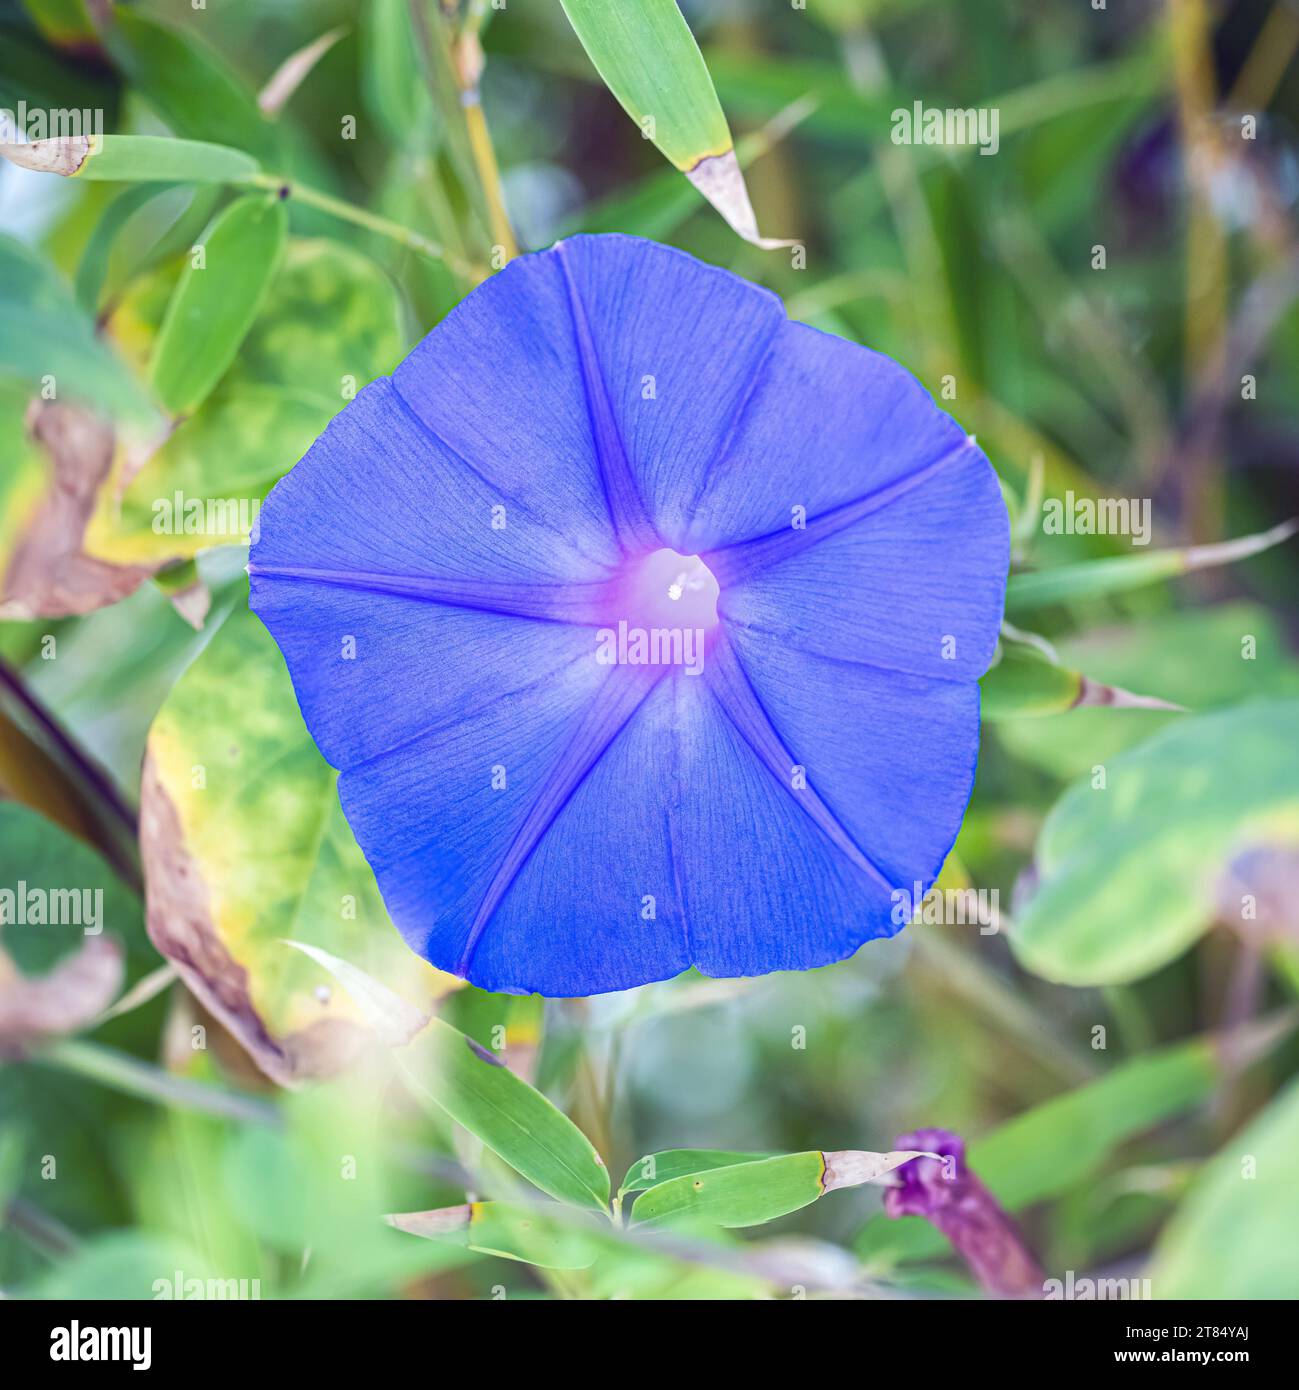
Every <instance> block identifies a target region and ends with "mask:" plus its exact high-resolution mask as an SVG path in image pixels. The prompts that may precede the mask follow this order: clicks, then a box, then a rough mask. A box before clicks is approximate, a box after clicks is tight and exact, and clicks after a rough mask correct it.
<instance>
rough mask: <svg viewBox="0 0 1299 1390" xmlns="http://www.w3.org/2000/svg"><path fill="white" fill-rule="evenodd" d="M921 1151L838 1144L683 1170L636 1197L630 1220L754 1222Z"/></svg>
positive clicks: (881, 1172) (874, 1175) (866, 1178)
mask: <svg viewBox="0 0 1299 1390" xmlns="http://www.w3.org/2000/svg"><path fill="white" fill-rule="evenodd" d="M921 1156H922V1155H921V1154H920V1153H919V1152H917V1151H914V1150H903V1151H896V1152H893V1153H869V1152H867V1151H865V1150H859V1149H843V1150H839V1151H836V1152H826V1153H821V1152H819V1151H818V1150H815V1149H813V1150H811V1151H809V1152H807V1153H798V1154H781V1155H780V1156H779V1157H776V1158H762V1159H758V1160H756V1161H754V1162H749V1163H736V1164H732V1165H731V1166H729V1167H724V1168H712V1169H708V1170H704V1171H698V1172H693V1173H685V1174H683V1175H682V1176H680V1177H676V1178H671V1179H669V1180H668V1181H667V1182H661V1183H658V1184H657V1185H656V1186H654V1187H651V1188H650V1189H649V1190H648V1191H647V1192H646V1193H645V1194H644V1195H643V1196H641V1197H638V1198H637V1199H636V1205H635V1206H634V1207H633V1208H632V1214H631V1220H632V1224H633V1225H634V1226H663V1225H670V1224H675V1223H680V1222H691V1223H694V1222H697V1223H700V1224H703V1225H709V1226H723V1227H731V1226H758V1225H761V1224H762V1223H763V1222H764V1221H773V1220H774V1219H775V1218H776V1217H778V1216H785V1215H787V1214H788V1213H789V1212H791V1211H797V1210H798V1209H799V1208H800V1207H805V1206H808V1205H810V1204H811V1203H812V1202H815V1201H816V1200H817V1198H818V1197H821V1196H823V1195H824V1194H825V1193H827V1192H834V1191H837V1190H838V1189H839V1188H842V1187H858V1186H860V1185H861V1184H862V1183H867V1182H876V1181H878V1180H879V1179H880V1178H882V1177H884V1176H885V1175H886V1174H888V1173H890V1172H892V1171H893V1169H894V1168H899V1167H901V1166H902V1164H904V1163H909V1162H910V1161H911V1160H912V1159H913V1158H919V1157H921Z"/></svg>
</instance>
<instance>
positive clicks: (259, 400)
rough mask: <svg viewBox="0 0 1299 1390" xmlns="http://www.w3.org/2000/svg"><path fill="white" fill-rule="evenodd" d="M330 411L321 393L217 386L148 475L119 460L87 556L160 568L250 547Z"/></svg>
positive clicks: (104, 492)
mask: <svg viewBox="0 0 1299 1390" xmlns="http://www.w3.org/2000/svg"><path fill="white" fill-rule="evenodd" d="M339 404H340V405H341V404H342V402H341V401H340V402H339ZM330 413H331V412H330V411H329V410H328V409H327V408H326V407H324V406H322V404H321V403H320V401H319V400H318V399H317V398H316V397H315V396H314V395H307V394H305V393H303V392H300V391H292V390H288V389H286V388H285V387H282V386H277V385H274V384H270V385H264V386H256V385H251V384H248V383H244V382H236V381H232V382H231V384H230V385H228V386H227V385H225V384H223V385H221V386H219V387H218V388H217V389H216V390H215V391H214V392H213V393H212V395H211V396H210V397H209V398H208V399H207V401H206V402H204V404H203V406H202V408H201V409H200V410H199V411H198V413H197V414H195V415H192V416H190V417H188V418H187V419H183V420H182V421H181V423H180V424H179V425H178V426H177V427H176V429H175V431H174V432H173V433H172V434H171V435H170V436H169V437H168V439H167V441H166V443H165V444H163V445H162V447H161V448H160V449H159V450H158V451H157V452H156V453H155V454H154V455H153V456H152V457H151V458H150V459H149V461H148V463H147V464H146V465H145V466H144V468H142V469H139V470H138V471H134V470H132V469H131V466H130V461H129V460H128V459H126V458H124V457H122V458H119V459H118V461H117V465H116V470H117V471H116V472H115V474H114V475H113V477H112V478H110V481H109V485H108V486H107V487H105V488H103V489H101V491H100V496H99V505H98V507H97V508H96V511H95V514H94V516H93V517H92V518H91V521H90V524H89V525H88V527H87V529H86V536H85V541H84V545H85V549H86V551H87V553H88V554H90V555H93V556H95V557H96V558H97V559H101V560H106V561H109V562H110V563H112V564H119V565H126V564H161V563H162V562H164V561H167V560H172V559H179V558H188V557H190V556H193V555H197V554H198V553H199V552H200V551H202V550H206V549H208V548H210V547H212V546H225V545H243V546H246V545H247V544H248V538H249V534H250V531H251V529H252V528H253V527H254V526H255V525H256V523H257V517H258V514H259V512H260V508H261V505H262V502H263V501H264V500H265V498H266V494H267V493H268V492H269V491H270V490H271V488H272V487H274V486H275V484H276V482H278V481H279V479H280V477H281V476H282V475H283V474H284V473H287V472H288V470H289V469H290V468H292V467H293V465H294V464H295V463H297V461H298V460H299V459H300V458H301V457H302V456H303V455H304V454H305V453H306V452H307V450H308V449H309V448H310V447H311V445H312V444H313V443H314V442H315V440H316V438H317V437H318V436H319V434H320V432H321V430H323V429H324V428H325V426H326V425H327V424H328V423H329V417H330ZM128 478H129V481H127V482H126V483H125V486H121V480H122V479H128Z"/></svg>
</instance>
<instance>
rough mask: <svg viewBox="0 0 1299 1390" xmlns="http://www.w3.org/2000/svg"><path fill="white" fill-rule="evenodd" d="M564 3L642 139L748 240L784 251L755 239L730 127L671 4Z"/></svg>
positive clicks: (652, 0)
mask: <svg viewBox="0 0 1299 1390" xmlns="http://www.w3.org/2000/svg"><path fill="white" fill-rule="evenodd" d="M561 3H562V4H563V6H564V13H565V14H567V16H568V19H569V23H571V24H572V26H573V29H574V31H575V32H576V34H577V37H578V38H579V39H580V40H581V42H582V47H583V48H585V49H586V52H587V55H588V56H589V57H590V59H591V61H592V63H594V65H595V69H596V71H597V72H598V73H599V74H600V76H601V77H602V78H603V79H604V83H605V85H606V86H607V87H608V88H609V90H610V91H611V92H612V93H613V95H614V96H615V97H616V98H617V99H618V102H619V104H620V105H621V106H622V108H623V110H624V111H626V113H627V114H628V115H629V116H630V117H631V118H632V120H633V121H635V122H636V124H637V125H638V126H640V128H641V131H642V133H643V134H644V135H645V137H646V138H647V139H649V140H652V141H653V142H654V144H655V145H657V146H658V148H659V150H660V151H661V152H662V154H663V155H664V156H665V157H666V158H667V159H668V160H669V161H671V163H672V164H674V165H675V166H676V167H677V168H678V169H680V170H681V172H682V173H683V174H685V176H686V177H687V178H688V179H689V180H690V182H691V183H692V184H694V186H695V187H696V188H697V189H698V190H699V191H700V192H701V193H702V194H703V195H704V197H705V198H707V199H708V201H709V202H710V203H712V205H713V206H714V207H715V208H716V209H717V211H718V212H720V213H721V215H722V216H723V217H724V218H725V219H726V221H727V222H728V223H729V224H730V226H731V227H732V228H733V229H734V230H735V231H736V232H737V233H738V234H739V235H740V236H742V237H743V238H744V239H745V240H746V241H751V242H753V243H754V244H755V245H758V246H764V247H772V246H786V245H789V243H788V242H783V241H773V240H770V239H767V238H764V237H762V236H760V235H759V233H758V225H757V220H756V218H755V217H754V213H753V207H752V204H751V203H750V202H749V194H748V189H747V188H746V187H745V183H744V174H743V172H742V171H741V169H740V164H739V161H738V159H737V158H736V154H735V149H734V146H733V143H732V141H731V132H730V127H729V126H728V125H727V123H726V116H725V115H724V113H723V111H722V107H721V103H720V102H719V101H718V99H717V92H716V91H715V90H714V87H713V80H712V78H711V77H710V76H709V75H708V67H707V64H706V63H705V62H704V58H703V55H702V54H701V53H700V51H699V45H698V44H697V43H696V42H695V38H694V35H693V34H692V33H691V32H690V27H689V25H687V24H686V21H685V19H684V18H683V16H682V14H681V11H680V9H678V7H677V3H676V0H639V3H636V4H628V3H626V0H561Z"/></svg>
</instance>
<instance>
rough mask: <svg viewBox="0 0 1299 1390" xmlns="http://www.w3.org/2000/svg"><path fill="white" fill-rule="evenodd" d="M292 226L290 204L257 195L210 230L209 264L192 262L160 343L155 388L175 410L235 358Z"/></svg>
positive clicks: (185, 407)
mask: <svg viewBox="0 0 1299 1390" xmlns="http://www.w3.org/2000/svg"><path fill="white" fill-rule="evenodd" d="M288 226H289V218H288V212H287V211H286V209H285V207H284V205H283V203H281V202H279V201H277V200H272V199H270V198H267V197H265V196H264V195H258V194H249V195H248V196H247V197H244V198H240V199H239V200H238V201H237V202H235V203H232V204H231V205H230V206H229V207H228V208H226V209H225V211H224V212H222V213H221V214H220V216H219V217H218V218H217V219H216V221H215V222H213V224H212V226H211V227H210V228H209V229H208V231H207V233H206V235H205V236H204V238H203V243H202V247H203V253H204V260H203V264H202V265H201V266H196V265H195V264H194V262H193V261H191V263H190V264H189V265H188V266H187V267H186V269H185V272H184V274H183V275H182V276H181V278H180V281H179V283H178V284H177V286H176V292H175V294H174V295H173V296H172V300H171V303H170V304H169V305H168V306H167V317H166V318H165V319H164V321H163V325H162V331H161V332H160V333H159V335H158V339H157V342H156V343H155V344H154V350H153V359H152V364H151V369H150V375H151V377H152V380H153V387H154V390H155V391H156V392H157V394H158V398H159V400H161V402H162V403H163V405H164V406H165V407H166V408H167V410H168V411H169V412H170V413H171V414H172V415H188V414H191V413H192V412H193V411H194V410H195V409H196V408H197V407H198V406H199V405H201V404H202V402H203V401H204V400H205V399H206V398H207V396H208V394H209V392H211V390H212V388H213V387H214V386H215V385H216V384H217V382H218V381H219V380H220V379H221V377H222V376H223V375H224V374H225V371H226V368H227V367H229V365H230V363H231V362H232V361H234V357H235V354H236V353H237V352H238V351H239V345H240V344H241V343H242V342H243V340H244V337H245V335H246V334H247V333H248V330H249V329H250V328H251V327H252V325H253V320H254V319H255V318H256V317H257V313H258V310H259V309H260V308H261V304H262V300H263V298H264V297H265V295H266V291H267V289H268V288H269V287H270V283H271V281H272V279H273V278H274V276H275V271H276V269H277V267H278V265H279V260H280V256H281V254H282V252H283V250H284V244H285V241H286V239H287V237H288Z"/></svg>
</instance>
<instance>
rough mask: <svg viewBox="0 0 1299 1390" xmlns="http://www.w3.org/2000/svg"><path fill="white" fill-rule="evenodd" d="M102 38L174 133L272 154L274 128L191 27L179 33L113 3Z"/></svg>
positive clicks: (121, 66) (273, 150)
mask: <svg viewBox="0 0 1299 1390" xmlns="http://www.w3.org/2000/svg"><path fill="white" fill-rule="evenodd" d="M105 41H106V43H107V45H108V49H109V52H110V53H111V54H112V55H113V59H114V61H115V62H116V63H117V65H118V66H119V67H120V68H121V69H122V70H123V72H125V74H126V76H127V77H128V78H129V79H130V81H131V83H132V85H133V86H134V87H135V88H136V90H138V91H139V92H140V93H141V95H143V97H144V99H145V100H146V101H147V102H148V103H149V104H150V105H151V106H152V107H153V108H154V110H155V111H157V113H158V114H159V115H160V116H161V117H162V118H163V120H164V121H166V122H167V124H168V126H170V127H171V129H172V130H173V131H175V132H176V134H177V135H179V136H181V137H183V138H184V139H187V140H214V141H218V142H220V143H222V144H229V145H233V146H234V147H235V148H236V149H240V150H249V151H251V152H253V153H254V154H257V155H259V156H263V157H266V158H272V157H274V155H275V153H276V133H275V128H274V127H273V126H272V125H271V124H270V123H269V122H268V121H267V120H266V119H265V117H264V116H263V115H262V113H261V111H260V110H258V107H257V101H256V99H255V98H254V96H253V94H252V91H251V90H250V88H249V87H248V85H247V84H245V83H244V82H243V80H242V79H241V78H240V77H239V76H238V75H237V74H235V73H234V72H233V71H231V69H230V67H229V66H228V65H227V64H226V62H225V60H224V59H223V58H222V57H221V56H220V54H218V53H217V52H216V51H215V50H214V49H212V48H210V47H209V46H208V45H207V44H206V43H205V42H204V41H203V40H202V39H200V38H199V37H198V36H197V34H196V33H195V32H194V26H193V25H191V26H190V27H189V29H188V30H184V31H182V30H180V29H174V28H172V27H171V26H170V25H167V24H162V23H159V22H158V21H157V20H155V19H150V18H148V17H147V16H146V15H142V14H140V13H139V11H138V10H133V9H126V8H124V7H122V6H117V7H116V8H115V9H114V11H113V22H112V24H111V25H110V26H109V27H108V29H107V30H106V33H105Z"/></svg>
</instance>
